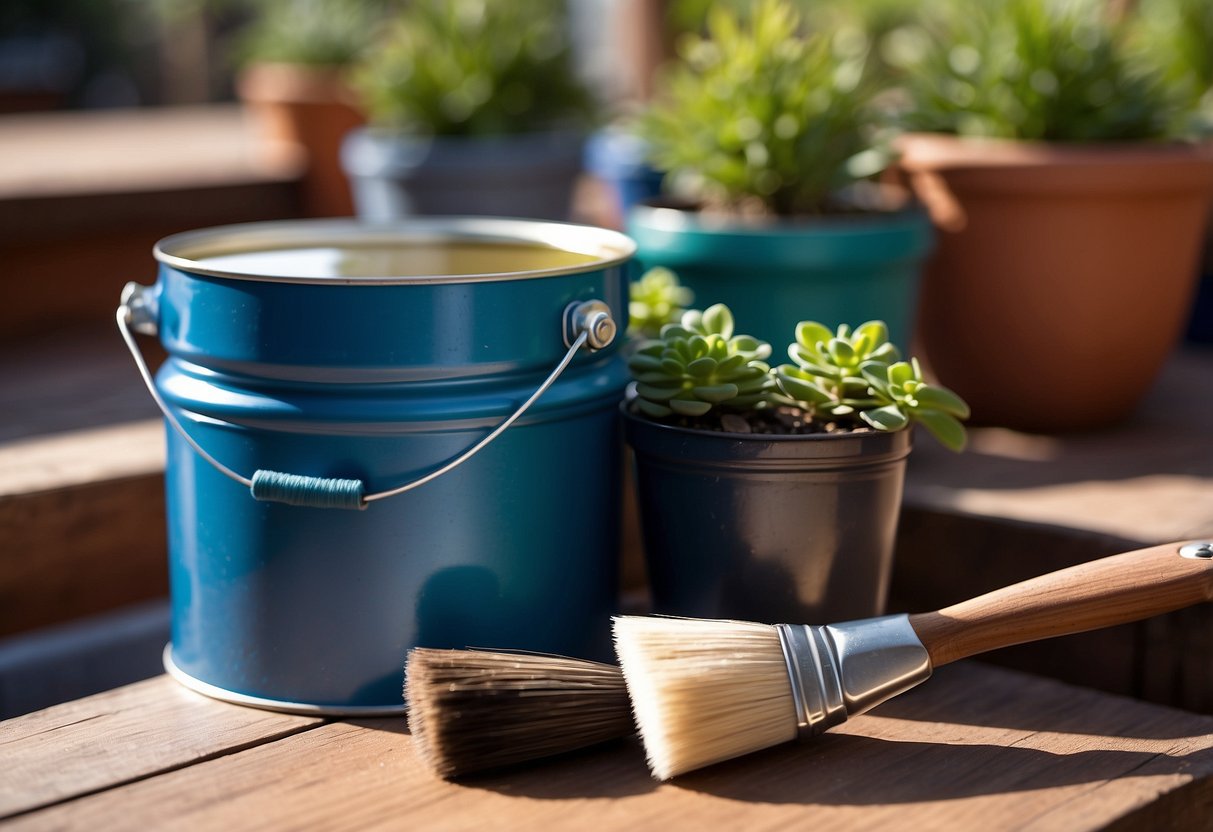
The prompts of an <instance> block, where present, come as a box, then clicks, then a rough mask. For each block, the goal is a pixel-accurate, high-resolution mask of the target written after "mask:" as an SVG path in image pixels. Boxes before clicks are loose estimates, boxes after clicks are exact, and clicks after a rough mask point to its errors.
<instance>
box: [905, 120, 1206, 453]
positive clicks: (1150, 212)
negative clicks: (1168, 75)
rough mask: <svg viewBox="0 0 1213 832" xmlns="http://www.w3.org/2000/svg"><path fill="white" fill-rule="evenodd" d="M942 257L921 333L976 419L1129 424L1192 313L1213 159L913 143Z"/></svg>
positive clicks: (1034, 424)
mask: <svg viewBox="0 0 1213 832" xmlns="http://www.w3.org/2000/svg"><path fill="white" fill-rule="evenodd" d="M899 149H900V150H901V152H902V157H901V162H900V165H901V172H902V174H903V175H904V176H905V177H906V178H907V179H908V180H909V183H910V185H911V186H912V187H913V189H914V191H915V192H916V194H917V195H918V197H919V198H920V199H921V200H922V201H923V202H924V203H925V204H926V206H927V208H928V210H929V212H930V214H931V218H932V220H933V221H934V223H935V225H936V227H937V229H938V231H939V232H940V233H939V235H938V247H937V249H936V251H935V255H934V257H933V259H932V260H931V261H929V263H928V266H927V269H926V273H925V274H924V277H923V285H922V292H921V295H920V298H919V317H918V325H917V328H916V332H917V335H918V338H919V341H920V344H919V349H918V350H917V351H918V352H920V353H921V354H922V355H923V356H924V358H925V360H926V362H927V364H928V366H929V367H930V368H931V370H932V372H933V373H934V375H936V376H937V377H938V378H939V380H940V382H942V383H943V384H945V385H947V386H948V387H951V388H952V389H953V390H955V391H956V392H957V393H959V394H960V395H961V396H963V397H964V398H965V399H966V400H967V401H968V402H969V404H970V405H971V406H972V408H973V414H974V421H975V422H979V423H984V424H995V425H1001V426H1004V427H1010V428H1016V429H1020V430H1029V431H1045V432H1053V431H1062V430H1081V429H1089V428H1096V427H1101V426H1105V425H1109V424H1112V423H1115V422H1117V421H1119V420H1121V419H1123V418H1124V417H1125V416H1126V415H1128V413H1129V412H1130V411H1131V410H1132V409H1133V407H1134V406H1135V405H1136V404H1137V402H1138V401H1139V400H1140V398H1141V397H1142V396H1143V394H1144V393H1145V392H1146V391H1147V390H1148V389H1149V387H1150V385H1151V383H1152V381H1153V380H1154V377H1155V375H1156V374H1157V372H1158V370H1159V368H1160V367H1161V365H1162V363H1163V361H1164V360H1165V359H1166V357H1167V355H1168V353H1169V352H1170V350H1171V349H1172V348H1173V347H1174V345H1175V343H1176V341H1177V340H1178V338H1179V336H1180V333H1181V331H1182V329H1183V326H1184V323H1185V318H1186V314H1187V312H1188V309H1189V307H1190V304H1191V301H1192V295H1193V292H1194V289H1195V278H1196V274H1197V258H1198V256H1199V253H1200V245H1201V238H1202V234H1203V230H1204V227H1205V225H1204V223H1205V218H1206V214H1207V211H1208V208H1209V200H1210V195H1211V194H1213V153H1211V152H1210V151H1209V149H1208V148H1199V147H1188V146H1180V145H1161V144H1160V145H1111V146H1109V145H1104V146H1096V145H1075V146H1064V145H1056V144H1048V143H1029V142H1013V141H994V140H971V139H959V138H956V137H952V136H942V135H927V134H919V135H910V136H906V137H903V139H902V142H901V146H900V148H899Z"/></svg>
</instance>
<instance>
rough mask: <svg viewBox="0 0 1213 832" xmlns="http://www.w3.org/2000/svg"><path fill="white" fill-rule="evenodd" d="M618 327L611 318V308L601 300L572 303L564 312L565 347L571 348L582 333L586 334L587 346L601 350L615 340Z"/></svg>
mask: <svg viewBox="0 0 1213 832" xmlns="http://www.w3.org/2000/svg"><path fill="white" fill-rule="evenodd" d="M617 330H618V327H617V326H616V324H615V319H614V318H612V317H611V308H610V307H609V306H607V305H606V304H605V303H603V302H602V301H600V300H587V301H585V302H583V303H571V304H569V306H568V308H566V309H565V310H564V345H565V346H566V347H571V346H572V345H573V342H574V341H575V340H577V337H578V336H579V335H581V333H582V332H584V333H586V336H587V337H586V346H587V347H588V348H589V349H591V350H601V349H605V348H606V347H608V346H610V344H611V342H612V341H614V340H615V334H616V331H617Z"/></svg>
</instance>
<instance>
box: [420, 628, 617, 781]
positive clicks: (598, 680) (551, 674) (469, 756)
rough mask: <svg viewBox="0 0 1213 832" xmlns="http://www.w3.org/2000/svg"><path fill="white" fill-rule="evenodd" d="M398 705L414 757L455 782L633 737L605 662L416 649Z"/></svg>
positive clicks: (614, 669)
mask: <svg viewBox="0 0 1213 832" xmlns="http://www.w3.org/2000/svg"><path fill="white" fill-rule="evenodd" d="M406 676H407V682H406V684H405V698H406V700H407V703H408V711H409V729H410V731H411V732H412V734H413V739H414V742H415V744H416V746H417V749H418V751H419V752H420V755H421V758H422V759H423V760H424V761H425V762H426V764H427V765H429V766H430V768H432V769H433V770H434V771H435V772H436V773H437V774H439V775H441V776H442V777H457V776H459V775H462V774H468V773H470V772H474V771H484V770H487V769H492V768H499V767H502V766H508V765H514V764H516V763H522V762H526V761H529V760H534V759H538V758H541V757H547V756H551V755H553V754H562V753H564V752H567V751H575V750H577V749H579V748H585V747H587V746H590V745H595V744H597V743H600V742H605V741H607V740H612V739H616V738H618V737H622V736H627V735H628V734H631V733H632V732H633V730H634V728H633V724H632V712H631V705H630V703H629V700H628V695H627V690H626V688H625V687H624V682H623V674H622V673H621V672H620V670H619V668H618V667H616V666H614V665H609V664H601V663H599V662H591V661H584V660H581V659H569V658H563V657H559V656H547V655H539V654H529V653H496V652H490V651H484V650H437V649H429V648H420V647H419V648H416V649H414V650H412V651H410V652H409V660H408V668H407V674H406Z"/></svg>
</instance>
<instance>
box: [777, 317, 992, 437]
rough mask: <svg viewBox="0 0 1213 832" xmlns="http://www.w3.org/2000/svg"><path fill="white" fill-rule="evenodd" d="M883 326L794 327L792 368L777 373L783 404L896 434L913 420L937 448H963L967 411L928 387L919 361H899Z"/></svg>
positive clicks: (953, 397)
mask: <svg viewBox="0 0 1213 832" xmlns="http://www.w3.org/2000/svg"><path fill="white" fill-rule="evenodd" d="M888 337H889V336H888V327H886V326H885V324H884V322H883V321H868V322H867V323H865V324H862V325H860V326H858V327H856V328H855V330H854V332H852V331H851V329H850V327H848V326H847V325H846V324H843V325H841V326H839V327H838V329H837V330H836V331H835V332H831V331H830V330H829V328H827V327H825V326H824V325H822V324H819V323H817V322H815V321H802V322H801V323H799V324H798V325H797V327H796V340H795V342H793V343H792V345H791V346H789V347H788V355H789V356H790V357H791V359H792V360H793V361H794V362H796V363H795V364H783V365H780V366H779V367H777V368H775V370H774V375H775V378H776V379H777V382H778V386H779V390H780V391H781V393H782V394H783V395H784V396H785V397H786V398H787V400H788V401H790V402H792V403H794V404H795V405H796V406H797V407H799V408H801V409H803V410H805V411H807V412H809V413H810V414H813V415H814V416H818V415H821V416H825V417H828V418H831V419H834V420H840V421H849V422H856V421H862V422H863V423H865V424H867V425H868V426H870V427H872V428H875V429H876V430H900V429H902V428H904V427H906V426H907V425H909V424H910V423H911V422H917V423H919V424H921V425H922V426H923V427H924V428H926V429H927V430H928V431H930V433H931V434H932V435H933V436H934V437H935V438H936V439H938V440H939V441H940V443H942V444H943V445H945V446H946V447H948V448H951V449H952V450H956V451H958V450H961V449H962V448H963V447H964V445H965V430H964V426H963V425H962V424H961V423H960V420H961V419H964V418H967V417H968V415H969V408H968V405H966V404H965V403H964V401H963V400H962V399H961V398H960V397H959V396H957V395H956V394H955V393H953V392H952V391H951V390H948V389H947V388H945V387H940V386H937V385H931V384H928V383H927V382H926V381H925V380H924V379H923V375H922V368H921V367H920V366H919V364H918V360H917V359H911V361H909V362H906V361H901V360H900V358H901V356H900V353H899V352H898V350H897V348H896V347H895V346H894V345H893V344H891V343H890V342H889V340H888Z"/></svg>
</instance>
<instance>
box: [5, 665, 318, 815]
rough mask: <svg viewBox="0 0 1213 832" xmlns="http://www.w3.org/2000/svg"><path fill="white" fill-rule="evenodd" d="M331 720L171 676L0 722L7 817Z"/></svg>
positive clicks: (160, 677) (190, 763)
mask: <svg viewBox="0 0 1213 832" xmlns="http://www.w3.org/2000/svg"><path fill="white" fill-rule="evenodd" d="M322 722H323V721H322V720H320V719H316V718H313V717H303V716H290V715H286V714H276V713H271V712H269V711H261V710H255V709H253V708H243V707H240V706H238V705H229V704H226V703H223V702H218V701H215V700H213V699H208V698H206V697H204V696H200V695H198V694H195V693H191V692H190V691H188V690H186V689H185V688H183V687H181V686H180V685H178V684H177V683H176V682H174V681H172V680H171V679H169V678H168V677H166V676H159V677H156V678H155V679H149V680H147V681H144V682H138V683H136V684H133V685H127V686H126V687H122V688H117V689H116V690H112V691H108V692H106V693H102V694H98V695H97V696H90V697H87V698H85V699H80V700H77V701H75V702H69V703H66V704H63V705H57V706H55V707H53V708H47V709H46V710H44V711H37V712H35V713H32V714H27V715H26V716H19V717H16V718H15V719H10V720H7V721H5V722H0V818H5V817H9V816H12V815H14V814H18V813H22V812H29V811H31V810H34V809H37V808H38V807H42V806H48V805H51V804H54V803H57V802H59V801H63V800H69V799H71V798H74V797H78V796H80V795H84V794H88V793H90V792H94V791H97V790H102V789H109V788H113V787H114V786H116V785H117V784H121V783H129V782H131V781H135V780H139V779H140V778H145V777H150V776H152V775H155V774H157V773H160V772H164V771H171V770H173V769H177V768H181V767H182V766H189V765H192V764H195V763H197V762H199V761H200V760H206V759H210V758H212V757H215V756H217V755H223V754H230V753H232V752H233V751H236V750H239V749H241V748H246V747H249V746H252V745H257V744H259V743H264V742H269V741H272V740H275V739H278V738H280V737H284V736H288V735H290V734H294V733H297V732H299V731H306V730H308V729H309V728H313V727H315V726H317V725H320V724H322ZM136 814H138V813H136ZM27 817H28V815H27ZM134 818H135V816H132V817H131V818H130V819H128V821H131V820H134Z"/></svg>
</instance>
